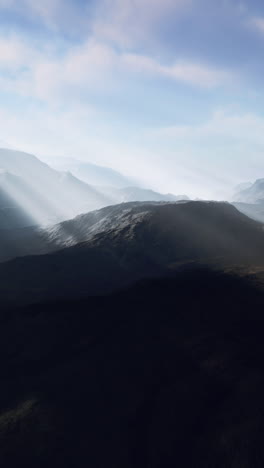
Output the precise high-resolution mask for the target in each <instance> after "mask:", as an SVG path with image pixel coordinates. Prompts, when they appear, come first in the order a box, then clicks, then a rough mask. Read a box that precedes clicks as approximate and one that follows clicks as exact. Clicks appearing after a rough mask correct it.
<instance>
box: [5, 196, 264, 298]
mask: <svg viewBox="0 0 264 468" xmlns="http://www.w3.org/2000/svg"><path fill="white" fill-rule="evenodd" d="M62 233H63V234H62ZM46 235H47V233H46V234H45V235H44V248H43V252H45V249H46V251H49V250H50V251H51V250H55V249H58V248H60V247H62V246H63V244H64V245H72V246H71V247H68V248H64V250H61V251H59V252H55V253H52V254H49V255H42V256H33V257H24V258H20V259H16V260H13V261H11V262H8V263H2V264H1V265H0V284H1V290H0V301H1V302H9V301H11V302H12V301H18V302H19V303H28V302H36V301H41V300H44V299H46V300H47V299H55V298H56V299H58V298H70V297H83V296H87V295H94V294H102V293H106V292H110V291H113V290H115V289H116V288H120V287H122V286H125V285H129V284H131V283H133V282H134V281H136V280H138V279H140V278H148V277H153V276H160V275H164V274H169V272H172V271H173V270H174V269H175V268H176V269H177V268H179V267H181V266H184V265H188V264H197V263H198V264H199V263H203V264H210V265H215V266H218V267H219V266H221V267H223V265H224V266H233V265H242V266H244V265H245V264H249V265H251V266H254V265H259V264H263V263H264V233H263V228H262V225H261V224H259V223H257V222H255V221H253V220H250V219H249V218H247V217H245V216H244V215H242V214H241V213H239V212H238V211H237V210H236V209H235V208H234V207H232V206H231V205H229V204H227V203H215V202H182V203H131V204H122V205H120V206H115V207H108V208H105V209H103V210H102V211H101V213H97V214H90V215H85V216H82V217H78V218H77V219H76V220H73V221H72V222H69V223H63V225H61V226H57V227H56V228H55V230H54V231H52V230H51V231H49V233H48V235H49V236H50V237H49V238H48V240H47V238H46V237H45V236H46ZM33 244H34V243H33V242H32V245H33ZM74 244H76V245H74Z"/></svg>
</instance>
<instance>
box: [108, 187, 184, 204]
mask: <svg viewBox="0 0 264 468" xmlns="http://www.w3.org/2000/svg"><path fill="white" fill-rule="evenodd" d="M102 191H103V193H105V194H106V195H107V196H109V197H111V198H112V199H113V200H114V201H115V202H116V203H128V202H133V201H142V202H148V201H171V202H173V201H180V200H189V197H187V195H173V194H171V193H167V194H162V193H159V192H155V191H153V190H149V189H144V188H141V187H125V188H122V189H113V188H109V187H102Z"/></svg>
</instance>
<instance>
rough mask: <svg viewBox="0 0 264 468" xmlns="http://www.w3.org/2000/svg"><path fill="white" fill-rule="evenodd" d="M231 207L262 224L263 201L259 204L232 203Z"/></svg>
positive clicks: (263, 221) (263, 213)
mask: <svg viewBox="0 0 264 468" xmlns="http://www.w3.org/2000/svg"><path fill="white" fill-rule="evenodd" d="M233 205H234V206H235V207H236V208H237V209H238V210H239V211H240V212H241V213H243V214H245V215H246V216H249V218H252V219H254V220H255V221H259V222H261V223H263V224H264V201H263V202H259V203H239V202H236V203H233Z"/></svg>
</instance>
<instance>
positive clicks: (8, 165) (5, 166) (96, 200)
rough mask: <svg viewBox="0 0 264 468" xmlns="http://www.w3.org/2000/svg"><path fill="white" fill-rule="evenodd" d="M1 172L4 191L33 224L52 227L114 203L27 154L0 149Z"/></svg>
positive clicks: (0, 185) (93, 189)
mask: <svg viewBox="0 0 264 468" xmlns="http://www.w3.org/2000/svg"><path fill="white" fill-rule="evenodd" d="M0 170H1V177H0V189H2V191H3V192H4V193H5V194H6V195H7V196H8V197H9V198H10V199H12V200H13V201H14V203H16V204H17V205H18V206H20V207H21V210H23V211H24V212H25V213H26V214H27V215H28V216H29V217H31V218H32V224H52V223H55V222H58V221H60V220H63V219H69V218H72V217H73V216H76V215H77V214H79V213H82V212H87V211H90V210H93V209H97V208H100V207H102V206H106V205H107V204H109V202H110V200H108V198H107V197H106V196H105V195H103V194H101V193H99V192H98V190H96V189H95V188H93V187H91V186H89V185H88V184H86V183H84V182H82V181H80V180H78V179H77V178H75V177H74V176H72V175H71V174H70V173H60V172H58V171H55V170H54V169H52V168H50V167H49V166H48V165H47V164H44V163H43V162H41V161H40V160H39V159H37V158H36V157H35V156H33V155H30V154H27V153H23V152H19V151H13V150H8V149H0Z"/></svg>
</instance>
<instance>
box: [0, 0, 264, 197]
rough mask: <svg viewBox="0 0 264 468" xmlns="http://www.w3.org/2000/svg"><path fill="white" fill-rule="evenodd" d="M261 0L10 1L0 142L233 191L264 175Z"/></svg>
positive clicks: (195, 188)
mask: <svg viewBox="0 0 264 468" xmlns="http://www.w3.org/2000/svg"><path fill="white" fill-rule="evenodd" d="M263 58H264V3H263V1H261V0H245V1H239V0H43V1H41V2H37V1H36V0H0V145H1V146H5V145H6V146H11V147H14V148H18V149H21V150H23V151H28V152H31V153H34V154H36V155H37V156H39V157H40V158H41V157H50V158H52V157H53V156H54V157H55V156H56V157H59V156H64V157H65V156H68V157H71V158H72V157H74V158H76V159H79V160H87V161H90V162H93V163H96V164H100V165H105V166H109V167H112V168H113V169H115V170H119V171H121V172H123V173H124V174H126V175H128V176H131V177H134V178H135V177H136V178H138V179H139V180H140V181H141V182H142V183H143V184H145V185H146V186H148V187H150V188H152V189H154V190H159V191H161V192H172V193H175V194H187V195H189V196H191V197H200V198H216V199H226V198H227V197H228V196H229V194H230V193H231V192H232V190H233V187H234V186H235V185H236V184H239V183H241V182H247V181H254V180H255V179H257V178H262V177H264V92H263V91H264V89H263V88H264V80H263V76H264V60H263Z"/></svg>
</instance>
